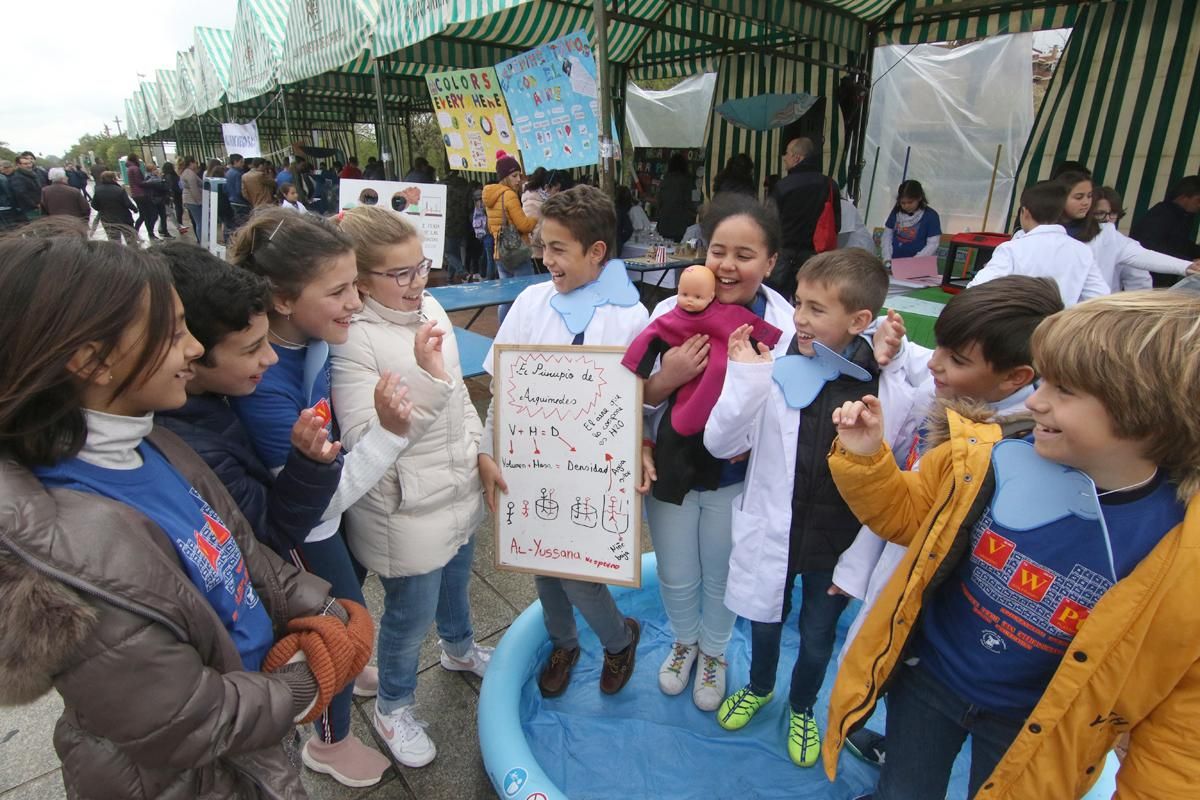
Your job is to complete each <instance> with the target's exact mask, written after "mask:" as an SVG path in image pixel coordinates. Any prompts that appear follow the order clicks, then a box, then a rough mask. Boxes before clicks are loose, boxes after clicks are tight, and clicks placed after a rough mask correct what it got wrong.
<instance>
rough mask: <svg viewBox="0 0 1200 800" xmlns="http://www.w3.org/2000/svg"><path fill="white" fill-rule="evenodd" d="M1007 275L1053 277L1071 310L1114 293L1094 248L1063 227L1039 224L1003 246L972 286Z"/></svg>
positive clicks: (993, 254) (1064, 303) (980, 272)
mask: <svg viewBox="0 0 1200 800" xmlns="http://www.w3.org/2000/svg"><path fill="white" fill-rule="evenodd" d="M1005 275H1029V276H1030V277H1034V278H1053V279H1054V280H1055V281H1056V282H1057V283H1058V290H1059V292H1060V293H1061V294H1062V301H1063V305H1064V306H1066V307H1067V308H1070V307H1071V306H1073V305H1075V304H1076V303H1078V302H1080V301H1081V300H1087V299H1089V298H1092V297H1100V296H1102V295H1106V294H1111V293H1112V290H1111V289H1110V288H1109V285H1108V281H1106V280H1105V279H1104V276H1102V275H1101V274H1100V268H1099V267H1097V266H1096V259H1095V258H1094V257H1093V256H1092V251H1091V249H1090V248H1089V247H1088V246H1087V245H1086V244H1084V243H1083V242H1079V241H1076V240H1075V239H1072V238H1071V237H1070V236H1069V235H1068V234H1067V229H1066V228H1064V227H1063V226H1062V225H1038V226H1037V227H1036V228H1034V229H1033V230H1031V231H1029V232H1027V233H1026V234H1025V235H1024V236H1019V237H1015V238H1013V239H1012V240H1011V241H1007V242H1005V243H1004V244H1002V245H1000V246H999V247H997V248H996V250H995V252H993V253H992V260H991V261H989V262H988V263H987V266H985V267H984V268H983V269H981V270H980V271H979V272H978V273H976V275H975V277H974V278H973V279H972V280H971V282H970V283H969V284H968V287H970V286H978V285H979V284H981V283H987V282H988V281H992V280H995V279H996V278H1000V277H1003V276H1005Z"/></svg>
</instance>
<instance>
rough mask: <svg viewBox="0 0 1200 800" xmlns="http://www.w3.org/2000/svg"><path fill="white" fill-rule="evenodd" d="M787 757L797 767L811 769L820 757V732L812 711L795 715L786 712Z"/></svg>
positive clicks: (808, 710) (793, 712)
mask: <svg viewBox="0 0 1200 800" xmlns="http://www.w3.org/2000/svg"><path fill="white" fill-rule="evenodd" d="M788 714H789V716H790V717H791V718H790V719H789V721H788V756H790V757H791V759H792V763H793V764H795V765H796V766H798V767H811V766H812V765H813V764H816V763H817V759H818V758H819V757H820V755H821V731H820V729H818V728H817V718H816V717H815V716H813V712H812V709H811V708H809V709H805V710H804V712H802V713H800V714H797V713H796V712H795V711H791V710H790V709H789V711H788Z"/></svg>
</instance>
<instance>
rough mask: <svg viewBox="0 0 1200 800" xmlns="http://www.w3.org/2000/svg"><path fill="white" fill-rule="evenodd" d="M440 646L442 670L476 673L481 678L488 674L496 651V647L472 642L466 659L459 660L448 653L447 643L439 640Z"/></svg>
mask: <svg viewBox="0 0 1200 800" xmlns="http://www.w3.org/2000/svg"><path fill="white" fill-rule="evenodd" d="M438 645H439V646H440V647H441V648H442V657H441V658H440V659H439V660H440V661H441V662H442V669H448V670H450V671H451V672H474V673H475V674H476V675H478V676H479V677H481V678H482V677H483V673H485V672H487V667H488V664H490V663H491V661H492V653H494V652H495V651H496V648H494V647H484V646H483V645H481V644H478V643H476V642H471V649H470V650H469V651H468V652H467V655H466V657H464V658H457V657H455V656H452V655H450V654H449V653H447V652H446V643H445V642H443V641H442V640H441V639H438Z"/></svg>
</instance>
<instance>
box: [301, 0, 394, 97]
mask: <svg viewBox="0 0 1200 800" xmlns="http://www.w3.org/2000/svg"><path fill="white" fill-rule="evenodd" d="M378 15H379V3H378V0H303V1H302V2H301V1H300V0H297V2H293V3H292V4H291V12H290V14H289V16H288V20H287V25H286V31H287V35H286V38H285V40H284V45H283V57H282V60H281V61H280V64H279V82H280V83H284V84H287V83H296V82H298V81H302V80H306V79H307V78H313V77H316V76H318V75H323V74H325V73H327V72H333V71H336V70H339V69H341V68H342V67H344V66H345V65H346V64H348V63H349V62H351V61H353V60H354V59H356V58H358V57H360V56H362V55H364V51H367V50H369V49H370V47H371V34H372V32H373V31H374V29H375V20H376V17H377V16H378Z"/></svg>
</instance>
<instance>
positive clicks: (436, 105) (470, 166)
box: [425, 67, 516, 171]
mask: <svg viewBox="0 0 1200 800" xmlns="http://www.w3.org/2000/svg"><path fill="white" fill-rule="evenodd" d="M425 83H426V84H427V85H428V87H429V96H430V98H431V99H432V100H433V112H434V115H435V116H436V117H437V121H438V127H439V128H441V131H442V144H443V145H445V147H446V158H447V163H448V164H449V165H450V167H451V168H452V169H465V170H482V171H491V170H494V169H495V168H496V151H497V150H504V151H506V152H509V153H511V152H513V151H514V150H515V149H516V146H515V144H514V141H513V126H512V123H511V122H510V121H509V114H508V106H507V104H506V103H505V100H504V94H503V93H501V91H500V82H499V80H498V79H497V77H496V70H495V69H493V68H492V67H486V68H484V69H460V70H455V71H453V72H439V73H437V74H435V75H426V76H425Z"/></svg>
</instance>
